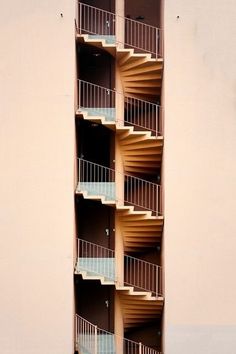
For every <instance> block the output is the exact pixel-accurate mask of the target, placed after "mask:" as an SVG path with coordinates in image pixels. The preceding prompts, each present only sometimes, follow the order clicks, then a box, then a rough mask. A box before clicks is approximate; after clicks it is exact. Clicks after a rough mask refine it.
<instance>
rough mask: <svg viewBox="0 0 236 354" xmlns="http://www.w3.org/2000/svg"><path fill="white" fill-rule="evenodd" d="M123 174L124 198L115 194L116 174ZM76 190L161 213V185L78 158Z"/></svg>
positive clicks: (155, 214)
mask: <svg viewBox="0 0 236 354" xmlns="http://www.w3.org/2000/svg"><path fill="white" fill-rule="evenodd" d="M117 175H119V176H123V180H124V199H122V198H121V197H119V196H117V193H116V183H115V179H116V176H117ZM76 191H77V192H86V193H87V195H93V196H103V197H104V198H105V199H106V200H109V201H114V202H119V203H121V204H122V205H129V206H134V208H135V210H147V211H151V212H152V214H153V215H154V216H159V215H161V214H162V210H161V186H160V185H158V184H156V183H152V182H149V181H146V180H143V179H141V178H137V177H133V176H129V175H126V174H121V173H119V172H117V171H115V170H113V169H111V168H108V167H104V166H102V165H99V164H96V163H93V162H90V161H87V160H84V159H81V158H78V185H77V188H76Z"/></svg>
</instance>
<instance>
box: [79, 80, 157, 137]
mask: <svg viewBox="0 0 236 354" xmlns="http://www.w3.org/2000/svg"><path fill="white" fill-rule="evenodd" d="M78 92H79V99H78V110H79V111H86V112H87V113H88V115H89V116H104V117H105V120H106V121H108V122H109V121H110V122H116V123H117V124H119V125H126V126H133V127H134V129H135V130H139V131H140V130H141V131H142V130H144V131H150V132H151V133H152V136H156V137H157V136H160V135H162V134H163V129H162V128H163V124H162V107H161V106H160V105H158V104H155V103H152V102H148V101H144V100H140V99H137V98H134V97H130V96H127V95H123V94H122V93H120V92H117V91H115V90H111V89H108V88H105V87H102V86H99V85H95V84H92V83H90V82H86V81H83V80H78ZM117 99H118V100H119V101H121V102H124V114H123V117H124V119H123V120H122V119H120V118H118V117H116V108H115V107H116V101H117Z"/></svg>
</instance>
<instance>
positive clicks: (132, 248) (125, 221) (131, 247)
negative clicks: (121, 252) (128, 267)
mask: <svg viewBox="0 0 236 354" xmlns="http://www.w3.org/2000/svg"><path fill="white" fill-rule="evenodd" d="M118 218H119V224H120V228H121V233H122V235H123V240H124V249H125V252H140V251H141V250H143V249H145V248H153V247H156V246H157V245H158V244H159V243H160V242H161V237H162V231H163V223H164V219H163V217H159V218H152V219H150V218H149V219H147V218H146V217H145V216H144V215H132V214H131V213H130V214H127V213H125V212H122V211H119V212H118Z"/></svg>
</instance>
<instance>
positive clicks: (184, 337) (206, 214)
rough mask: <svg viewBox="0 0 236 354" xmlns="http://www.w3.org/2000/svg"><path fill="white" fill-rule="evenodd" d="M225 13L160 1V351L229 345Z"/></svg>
mask: <svg viewBox="0 0 236 354" xmlns="http://www.w3.org/2000/svg"><path fill="white" fill-rule="evenodd" d="M177 16H179V18H177ZM235 18H236V6H235V2H234V1H233V0H227V1H223V2H222V1H214V2H212V1H211V0H204V1H203V0H201V1H198V2H196V1H195V2H194V1H187V0H180V1H174V0H166V1H165V13H164V25H165V78H164V85H165V99H164V106H165V158H164V169H165V235H164V240H165V248H164V249H165V255H164V259H165V286H166V289H165V290H166V293H165V294H166V300H165V301H166V302H165V341H164V342H165V348H164V351H165V354H189V353H191V354H195V353H201V354H210V353H212V354H220V353H224V354H233V353H235V352H236V336H235V333H236V306H235V299H236V281H235V274H234V273H235V268H236V258H235V249H236V236H235V235H236V224H235V210H236V185H235V181H236V164H235V161H236V160H235V156H236V155H235V153H236V101H235V92H236V65H235V62H236V41H235V38H236V22H235Z"/></svg>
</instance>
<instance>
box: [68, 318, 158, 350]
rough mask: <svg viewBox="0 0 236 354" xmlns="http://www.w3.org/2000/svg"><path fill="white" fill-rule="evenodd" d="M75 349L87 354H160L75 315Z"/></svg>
mask: <svg viewBox="0 0 236 354" xmlns="http://www.w3.org/2000/svg"><path fill="white" fill-rule="evenodd" d="M75 349H76V350H79V352H81V353H83V352H86V353H89V354H103V353H107V354H108V353H109V354H115V353H119V354H162V353H160V352H158V351H157V350H155V349H152V348H149V347H147V346H146V345H143V344H142V343H141V342H139V343H137V342H134V341H132V340H129V339H126V338H123V337H120V336H118V335H115V334H113V333H111V332H108V331H105V330H103V329H101V328H99V327H98V326H96V325H94V324H92V323H91V322H89V321H87V320H86V319H85V318H83V317H81V316H79V315H75Z"/></svg>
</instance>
